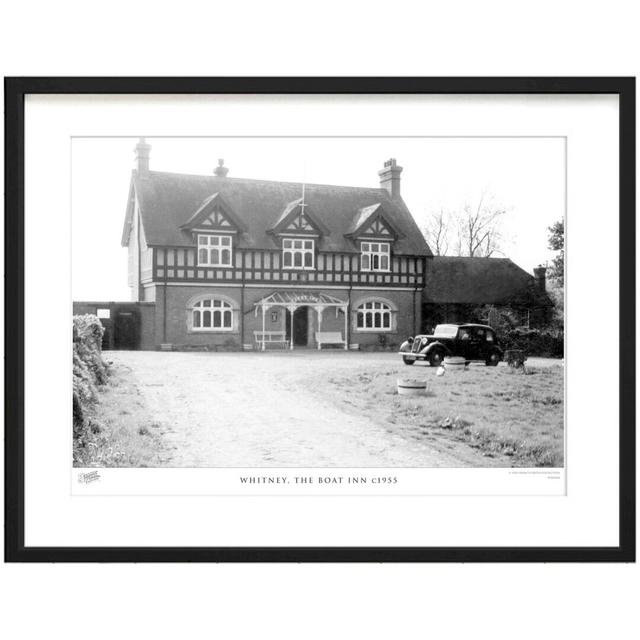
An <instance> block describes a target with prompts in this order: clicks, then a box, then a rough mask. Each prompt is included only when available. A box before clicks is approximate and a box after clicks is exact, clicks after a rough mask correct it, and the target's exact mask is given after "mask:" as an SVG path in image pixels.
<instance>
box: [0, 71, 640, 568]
mask: <svg viewBox="0 0 640 640" xmlns="http://www.w3.org/2000/svg"><path fill="white" fill-rule="evenodd" d="M4 89H5V194H6V195H5V561H6V562H633V561H635V448H636V445H635V173H636V168H635V162H636V161H635V137H636V125H635V104H636V102H635V78H629V77H579V78H578V77H573V78H572V77H540V78H531V77H529V78H526V77H491V78H489V77H487V78H481V77H474V78H465V77H456V78H428V77H413V78H412V77H387V78H382V77H381V78H374V77H369V78H350V77H334V78H328V77H324V78H322V77H315V78H304V77H236V78H228V77H227V78H225V77H221V78H189V77H179V78H178V77H176V78H170V77H165V78H160V77H128V78H124V77H112V78H107V77H29V78H5V82H4ZM228 93H232V94H271V93H274V94H550V95H553V94H615V95H617V96H618V98H619V118H620V119H619V123H620V130H619V160H620V176H619V190H620V192H619V194H620V212H619V215H620V262H619V269H620V327H619V330H620V351H619V354H618V355H619V375H620V390H619V402H620V406H619V408H620V423H619V438H620V440H619V442H620V448H619V460H620V467H619V470H620V471H619V531H620V540H619V544H618V545H617V546H612V547H508V548H505V547H293V548H290V547H289V548H288V547H182V548H177V547H170V548H163V547H26V546H25V540H24V517H25V503H24V500H25V492H24V467H25V461H24V400H25V396H24V338H25V334H24V273H23V267H24V256H25V253H24V240H25V238H24V197H25V196H24V139H25V130H24V126H25V122H24V104H25V96H26V95H28V94H228ZM7 310H10V312H8V311H7Z"/></svg>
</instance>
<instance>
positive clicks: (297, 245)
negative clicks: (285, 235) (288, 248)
mask: <svg viewBox="0 0 640 640" xmlns="http://www.w3.org/2000/svg"><path fill="white" fill-rule="evenodd" d="M293 246H294V248H295V249H302V240H295V241H294V243H293Z"/></svg>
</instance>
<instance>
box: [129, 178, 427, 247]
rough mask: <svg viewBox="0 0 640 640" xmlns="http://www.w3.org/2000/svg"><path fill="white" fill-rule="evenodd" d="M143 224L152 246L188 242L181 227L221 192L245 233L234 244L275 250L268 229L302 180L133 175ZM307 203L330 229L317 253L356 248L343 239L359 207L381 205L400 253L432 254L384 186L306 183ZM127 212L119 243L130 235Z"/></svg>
mask: <svg viewBox="0 0 640 640" xmlns="http://www.w3.org/2000/svg"><path fill="white" fill-rule="evenodd" d="M132 179H133V185H134V188H135V192H136V194H137V196H138V201H139V203H140V212H141V217H142V224H143V227H144V232H145V237H146V241H147V244H148V245H150V246H163V245H164V246H190V245H192V244H193V240H192V238H191V235H190V234H189V233H188V232H187V231H186V230H181V228H180V227H181V226H182V225H184V224H185V222H187V221H188V220H189V219H190V218H192V216H193V215H194V214H195V213H196V212H197V211H198V210H199V209H200V208H201V207H202V206H203V204H204V203H205V201H206V200H207V199H208V198H211V196H213V194H220V196H221V197H222V198H223V199H224V202H225V203H227V204H228V205H229V206H230V207H231V209H232V210H233V212H234V214H235V215H236V216H237V218H238V219H239V220H241V221H242V223H243V224H244V226H245V229H246V231H245V232H244V233H241V234H240V235H239V238H238V246H239V247H241V248H242V247H245V248H257V249H273V248H275V247H276V246H277V244H276V239H275V238H274V237H273V235H272V234H270V233H268V231H269V230H270V229H271V228H273V226H274V225H275V224H276V223H277V221H278V220H279V219H280V218H281V216H282V215H283V212H285V211H286V210H287V208H288V207H290V206H291V205H292V204H293V203H294V202H295V201H296V200H297V199H299V198H300V197H301V194H302V184H301V183H295V182H274V181H267V180H249V179H243V178H228V177H218V176H215V175H213V176H197V175H185V174H177V173H164V172H159V171H149V172H147V173H144V174H138V173H137V172H135V171H134V173H133V178H132ZM305 203H306V204H307V205H309V209H310V210H311V212H312V214H313V216H314V217H315V218H316V219H317V220H318V222H319V223H320V224H321V225H323V227H324V228H325V229H326V230H328V231H329V233H328V234H327V235H323V236H322V238H321V240H320V246H319V249H320V251H356V250H357V247H356V245H355V243H354V242H353V241H352V240H351V239H349V238H347V237H345V234H347V233H348V232H349V229H350V228H352V225H353V223H354V218H357V217H359V216H360V214H361V213H362V209H364V208H367V207H371V206H372V205H375V204H377V203H381V204H382V206H383V208H384V211H385V214H386V215H387V216H388V217H389V218H390V222H391V223H392V224H394V226H396V227H397V228H398V230H399V231H401V233H402V237H401V238H399V239H398V240H397V241H396V242H395V243H394V252H395V253H396V254H399V255H431V251H430V250H429V247H428V246H427V243H426V242H425V240H424V237H423V236H422V233H421V232H420V230H419V228H418V226H417V225H416V223H415V221H414V220H413V217H412V216H411V214H410V213H409V210H408V209H407V207H406V205H405V204H404V202H402V200H400V199H397V200H393V199H392V198H391V197H390V195H389V193H388V192H387V191H386V189H383V188H362V187H342V186H332V185H319V184H305ZM130 216H131V211H130V209H129V210H128V213H127V219H126V220H125V228H124V233H123V243H124V244H126V241H127V239H128V228H129V225H130Z"/></svg>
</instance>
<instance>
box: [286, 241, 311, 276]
mask: <svg viewBox="0 0 640 640" xmlns="http://www.w3.org/2000/svg"><path fill="white" fill-rule="evenodd" d="M314 245H315V242H314V240H307V239H306V238H304V239H303V238H300V239H298V238H283V240H282V266H283V267H284V268H285V269H314V268H315V267H314V263H315V261H314V255H315V250H314V249H315V246H314Z"/></svg>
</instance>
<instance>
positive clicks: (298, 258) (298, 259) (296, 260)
mask: <svg viewBox="0 0 640 640" xmlns="http://www.w3.org/2000/svg"><path fill="white" fill-rule="evenodd" d="M293 266H294V267H301V266H302V254H301V253H294V254H293Z"/></svg>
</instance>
